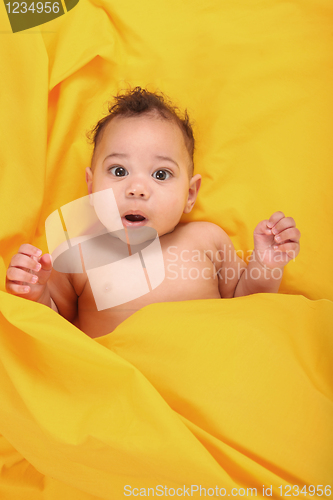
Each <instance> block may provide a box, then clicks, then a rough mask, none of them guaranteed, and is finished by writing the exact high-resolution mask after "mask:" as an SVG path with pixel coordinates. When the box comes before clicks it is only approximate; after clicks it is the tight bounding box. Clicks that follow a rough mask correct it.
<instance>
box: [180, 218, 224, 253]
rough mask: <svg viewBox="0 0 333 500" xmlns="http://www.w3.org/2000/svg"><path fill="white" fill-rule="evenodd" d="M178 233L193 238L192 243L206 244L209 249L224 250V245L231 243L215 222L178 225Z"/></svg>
mask: <svg viewBox="0 0 333 500" xmlns="http://www.w3.org/2000/svg"><path fill="white" fill-rule="evenodd" d="M176 231H177V232H179V233H181V234H185V233H186V236H188V237H191V240H192V241H197V242H199V243H205V245H206V246H207V247H209V248H211V247H215V248H216V249H221V248H223V246H224V245H226V244H229V243H231V240H230V238H229V236H228V235H227V233H226V232H225V231H224V230H223V229H222V228H221V227H220V226H218V225H217V224H214V223H213V222H205V221H195V222H186V223H181V224H178V226H177V228H176Z"/></svg>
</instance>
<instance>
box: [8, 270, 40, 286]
mask: <svg viewBox="0 0 333 500" xmlns="http://www.w3.org/2000/svg"><path fill="white" fill-rule="evenodd" d="M6 276H7V279H8V280H9V281H17V282H20V284H22V282H23V283H31V284H35V283H37V281H38V276H36V274H31V273H29V272H27V271H24V270H23V269H20V268H19V267H9V268H8V269H7V273H6Z"/></svg>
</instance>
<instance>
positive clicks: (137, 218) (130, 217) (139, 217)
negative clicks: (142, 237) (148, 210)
mask: <svg viewBox="0 0 333 500" xmlns="http://www.w3.org/2000/svg"><path fill="white" fill-rule="evenodd" d="M125 219H126V220H129V221H130V222H141V221H143V220H146V218H145V217H143V215H136V214H130V215H125Z"/></svg>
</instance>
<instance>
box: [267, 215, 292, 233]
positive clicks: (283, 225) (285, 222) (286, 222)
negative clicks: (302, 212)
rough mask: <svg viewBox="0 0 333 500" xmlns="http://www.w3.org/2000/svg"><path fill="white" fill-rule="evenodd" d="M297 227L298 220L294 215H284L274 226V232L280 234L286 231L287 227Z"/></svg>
mask: <svg viewBox="0 0 333 500" xmlns="http://www.w3.org/2000/svg"><path fill="white" fill-rule="evenodd" d="M295 227H296V222H295V221H294V219H293V218H292V217H284V218H283V219H280V220H279V222H277V223H276V224H275V226H274V227H273V228H272V233H273V234H279V233H280V232H281V231H284V230H285V229H289V228H295Z"/></svg>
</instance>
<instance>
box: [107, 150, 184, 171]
mask: <svg viewBox="0 0 333 500" xmlns="http://www.w3.org/2000/svg"><path fill="white" fill-rule="evenodd" d="M114 156H118V157H120V158H128V157H129V155H127V154H125V153H111V154H109V155H107V156H106V157H105V158H104V160H103V163H104V161H105V160H106V159H107V158H113V157H114ZM155 158H157V159H158V160H166V161H171V162H172V163H174V164H175V165H176V166H177V167H178V168H179V165H178V163H177V162H175V160H173V159H172V158H170V157H169V156H163V155H155Z"/></svg>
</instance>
